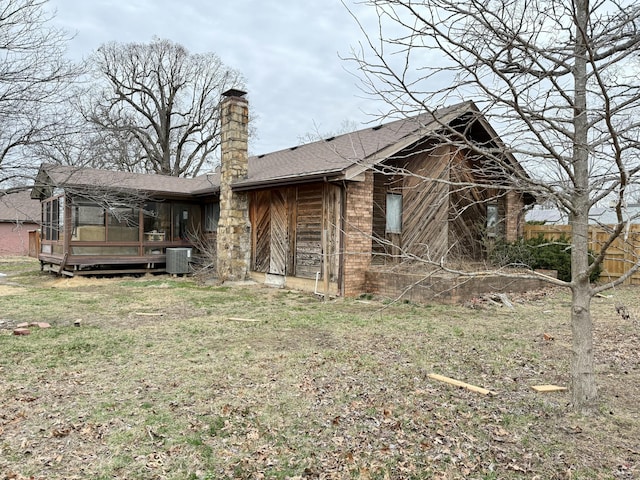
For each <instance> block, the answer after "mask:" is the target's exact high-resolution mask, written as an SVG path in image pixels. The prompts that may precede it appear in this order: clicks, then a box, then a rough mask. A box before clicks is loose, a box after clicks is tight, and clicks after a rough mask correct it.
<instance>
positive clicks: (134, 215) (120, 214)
mask: <svg viewBox="0 0 640 480" xmlns="http://www.w3.org/2000/svg"><path fill="white" fill-rule="evenodd" d="M138 224H139V210H138V209H137V208H134V207H112V208H110V209H109V230H108V232H107V237H108V240H109V241H110V242H135V241H138V235H139V228H138Z"/></svg>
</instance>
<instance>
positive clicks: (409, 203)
mask: <svg viewBox="0 0 640 480" xmlns="http://www.w3.org/2000/svg"><path fill="white" fill-rule="evenodd" d="M221 110H222V167H221V170H220V172H216V173H213V174H209V175H203V176H200V177H197V178H195V179H185V178H172V177H161V176H157V175H142V174H131V173H123V172H107V171H100V170H87V169H74V168H73V167H60V166H48V165H43V166H42V167H41V169H40V172H39V174H38V179H37V181H36V186H35V188H34V190H33V197H34V198H40V199H41V200H42V205H43V219H45V224H44V227H43V238H42V249H41V253H40V260H41V261H42V262H43V263H44V264H45V265H53V266H55V269H57V270H59V271H60V272H66V273H69V274H73V273H82V272H84V271H87V270H88V269H92V268H96V267H100V268H104V267H105V266H107V265H112V266H113V268H120V267H121V266H122V265H135V266H136V267H140V268H142V269H148V268H153V267H155V268H158V267H159V268H163V266H164V264H165V262H166V249H167V248H171V247H184V246H190V245H192V244H193V241H194V239H196V238H202V237H203V236H207V237H208V238H216V242H217V262H218V265H217V270H218V275H219V277H220V279H221V280H242V279H245V278H247V277H248V276H253V277H254V278H261V279H262V280H266V281H269V282H275V283H279V284H288V285H296V286H298V287H302V286H304V287H309V286H310V285H311V286H313V285H314V282H315V281H318V280H322V281H323V282H325V280H327V281H328V283H329V288H331V290H332V291H334V292H337V293H340V294H343V295H347V296H352V295H357V294H360V293H363V292H365V291H366V285H365V283H366V280H365V276H366V272H367V270H368V269H369V268H370V267H371V265H372V264H385V263H398V262H399V261H403V260H407V259H411V258H418V257H421V258H426V257H428V258H430V259H432V260H438V259H440V258H441V257H443V256H445V255H451V254H455V255H456V256H458V257H463V258H468V259H472V260H478V259H482V258H483V256H484V245H485V242H486V240H487V237H503V238H505V239H507V240H515V239H516V238H518V237H519V236H521V235H522V229H523V225H524V217H523V212H524V206H525V204H529V203H531V202H532V198H530V197H528V196H525V195H521V194H518V193H516V192H514V191H512V190H508V189H506V190H502V189H501V187H498V185H500V186H504V185H505V184H506V182H508V181H509V180H508V179H505V178H498V177H495V176H494V177H495V178H490V175H491V174H490V173H487V172H490V171H492V169H490V168H486V169H484V167H485V165H488V163H489V162H490V160H489V159H485V158H481V157H478V156H477V155H472V154H471V153H470V152H469V151H467V150H465V149H461V148H459V147H458V148H454V147H453V146H450V145H447V144H444V143H442V142H440V141H439V140H438V139H439V138H441V137H439V135H438V133H440V132H441V131H442V130H443V129H444V128H445V127H446V128H447V129H450V128H455V130H456V131H457V132H459V133H458V135H463V134H464V135H465V136H466V137H467V138H468V139H471V140H472V141H474V142H478V143H483V144H486V143H491V142H494V143H498V142H500V140H499V138H498V137H497V135H496V133H495V132H494V131H493V130H492V129H491V127H490V126H489V125H488V124H487V123H486V121H485V120H484V118H483V117H482V116H481V115H480V113H479V111H478V110H477V108H476V107H475V105H474V104H473V103H472V102H465V103H461V104H458V105H454V106H451V107H446V108H443V109H440V110H438V111H436V112H434V113H433V114H424V115H420V116H417V117H414V118H410V119H406V120H398V121H395V122H390V123H387V124H384V125H379V126H375V127H372V128H366V129H363V130H360V131H357V132H353V133H350V134H345V135H340V136H336V137H331V138H327V139H324V140H320V141H317V142H312V143H309V144H306V145H300V146H297V147H292V148H289V149H285V150H280V151H277V152H273V153H270V154H266V155H259V156H254V157H248V153H247V124H248V103H247V101H246V99H245V98H244V92H240V91H237V90H231V91H229V92H227V93H226V94H225V99H224V100H223V102H222V105H221ZM463 132H464V133H463ZM504 160H505V161H508V162H511V163H512V165H513V166H514V168H519V165H518V164H517V162H516V160H515V159H514V158H513V157H509V158H506V159H504ZM493 171H496V169H493ZM479 172H481V176H482V177H483V178H479V177H478V178H476V177H474V175H478V173H479ZM469 181H475V182H476V184H477V186H476V187H473V188H465V189H463V188H460V185H461V184H463V183H464V184H466V183H467V182H469ZM494 185H495V186H496V187H494ZM115 266H118V267H115ZM325 285H326V283H325Z"/></svg>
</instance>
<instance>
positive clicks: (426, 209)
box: [372, 147, 449, 263]
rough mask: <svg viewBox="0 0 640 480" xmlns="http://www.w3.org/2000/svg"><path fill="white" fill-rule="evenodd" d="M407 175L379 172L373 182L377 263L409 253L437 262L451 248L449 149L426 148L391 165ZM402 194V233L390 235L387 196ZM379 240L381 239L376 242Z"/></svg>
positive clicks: (373, 230)
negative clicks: (387, 222) (449, 231)
mask: <svg viewBox="0 0 640 480" xmlns="http://www.w3.org/2000/svg"><path fill="white" fill-rule="evenodd" d="M396 168H401V169H404V170H405V171H406V172H407V173H406V174H395V175H391V174H389V175H387V174H385V173H375V174H374V181H373V201H374V204H373V226H372V232H373V237H374V241H373V252H374V254H375V258H374V262H375V263H381V262H387V263H388V262H390V261H396V260H397V257H395V256H397V255H401V254H402V253H404V254H409V255H414V256H417V257H420V258H430V259H437V258H439V257H440V256H442V255H444V254H445V253H446V251H447V248H448V233H447V232H448V217H449V195H448V194H449V185H448V181H449V150H448V148H447V147H440V148H436V149H430V150H427V149H426V148H424V147H423V148H422V149H420V150H419V151H418V153H416V154H415V155H413V156H412V157H411V158H410V159H409V160H408V161H405V162H396V164H394V165H391V166H390V169H389V170H390V172H393V171H394V169H396ZM387 193H400V194H402V197H403V198H402V234H401V235H397V234H392V233H388V232H386V195H387ZM376 239H379V240H378V241H376Z"/></svg>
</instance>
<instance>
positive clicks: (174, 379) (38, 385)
mask: <svg viewBox="0 0 640 480" xmlns="http://www.w3.org/2000/svg"><path fill="white" fill-rule="evenodd" d="M0 272H2V273H5V274H7V276H5V277H2V278H0V479H3V480H4V479H36V480H39V479H47V480H49V479H105V480H106V479H115V478H118V479H145V480H146V479H218V478H220V479H224V478H239V479H262V478H264V479H287V478H289V479H301V478H309V479H343V478H346V479H350V478H353V479H359V478H361V479H376V478H379V479H385V478H389V479H409V478H415V479H425V478H434V479H456V478H460V479H516V478H531V479H540V480H543V479H555V478H557V479H583V478H598V479H608V478H616V479H618V478H640V440H639V439H640V354H639V352H640V348H639V346H640V341H639V340H640V321H639V320H638V318H639V316H640V295H639V293H640V292H639V291H638V289H637V288H636V289H632V288H620V289H617V290H615V291H611V292H609V294H608V295H607V296H606V297H603V298H597V299H595V300H594V303H593V310H594V320H595V328H596V358H597V370H598V381H599V393H600V397H601V404H600V409H599V412H598V413H597V414H596V415H595V416H592V417H584V416H579V415H576V414H573V413H572V412H571V410H570V408H569V406H568V401H569V394H568V393H567V392H555V393H546V394H540V393H536V392H534V391H533V390H532V389H531V386H532V385H537V384H556V385H561V386H562V385H564V386H566V385H567V382H568V378H569V374H568V363H569V356H570V341H571V337H570V326H569V322H568V315H569V297H568V295H567V294H566V292H563V291H560V290H548V291H541V292H531V293H529V294H527V295H523V296H519V297H511V300H512V301H513V302H514V304H515V307H514V308H513V309H508V308H506V307H500V306H498V305H487V304H480V305H475V307H477V308H471V307H470V306H440V305H425V306H420V305H414V304H406V303H396V304H386V303H385V302H383V301H378V300H376V299H373V300H355V299H346V300H345V299H339V300H336V301H332V302H329V303H322V302H319V301H318V300H317V299H316V298H314V297H313V296H311V295H308V294H304V293H299V292H293V291H287V290H277V289H270V288H264V287H260V286H243V287H209V286H203V285H199V284H197V283H195V282H194V281H193V280H192V279H183V278H171V277H167V276H153V277H152V276H146V277H141V278H130V277H121V278H101V279H96V278H72V279H66V278H55V277H53V276H48V275H46V274H41V273H40V272H39V271H38V265H37V263H34V262H28V261H25V260H21V261H12V260H11V259H8V258H5V259H0ZM621 313H628V314H629V315H628V316H627V315H622V314H621ZM76 321H80V325H81V326H80V327H77V326H74V323H75V322H76ZM21 322H48V323H50V324H51V328H49V329H39V328H37V327H35V328H31V334H30V335H28V336H15V335H12V331H13V328H14V327H15V326H16V325H17V324H19V323H21ZM430 373H439V374H442V375H446V376H449V377H453V378H456V379H459V380H462V381H466V382H469V383H472V384H475V385H479V386H482V387H486V388H488V389H490V390H492V391H493V392H495V395H489V396H484V395H481V394H478V393H473V392H471V391H468V390H464V389H461V388H458V387H454V386H451V385H448V384H445V383H440V382H437V381H434V380H431V379H430V378H428V374H430Z"/></svg>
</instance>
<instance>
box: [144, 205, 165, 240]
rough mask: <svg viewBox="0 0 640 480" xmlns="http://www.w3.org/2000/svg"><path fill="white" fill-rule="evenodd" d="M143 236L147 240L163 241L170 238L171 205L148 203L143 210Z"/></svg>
mask: <svg viewBox="0 0 640 480" xmlns="http://www.w3.org/2000/svg"><path fill="white" fill-rule="evenodd" d="M143 214H144V217H143V218H144V234H145V238H146V239H147V240H151V241H164V240H169V239H170V237H171V205H170V204H169V203H162V202H149V203H147V204H145V206H144V208H143Z"/></svg>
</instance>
